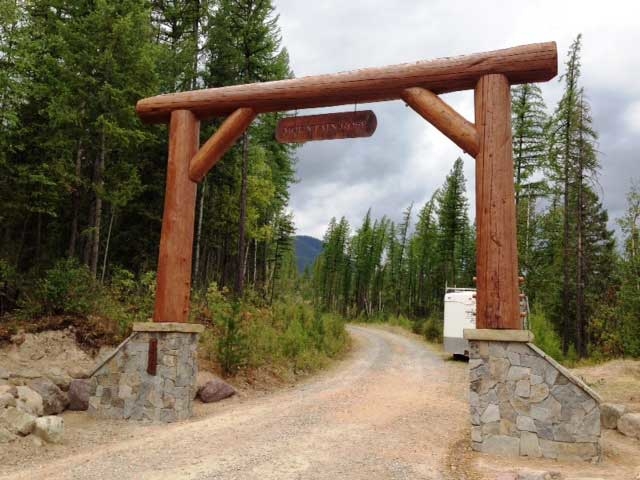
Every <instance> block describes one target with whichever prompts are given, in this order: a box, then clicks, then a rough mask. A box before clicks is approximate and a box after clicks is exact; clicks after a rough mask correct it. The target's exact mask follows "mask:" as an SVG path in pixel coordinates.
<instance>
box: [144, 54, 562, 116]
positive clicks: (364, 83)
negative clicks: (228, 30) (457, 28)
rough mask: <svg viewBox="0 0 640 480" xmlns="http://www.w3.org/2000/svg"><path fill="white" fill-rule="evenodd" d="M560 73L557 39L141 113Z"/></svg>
mask: <svg viewBox="0 0 640 480" xmlns="http://www.w3.org/2000/svg"><path fill="white" fill-rule="evenodd" d="M557 71H558V53H557V48H556V44H555V42H548V43H536V44H531V45H522V46H519V47H513V48H507V49H504V50H496V51H493V52H484V53H476V54H472V55H464V56H459V57H447V58H441V59H438V60H430V61H419V62H414V63H405V64H400V65H391V66H387V67H378V68H366V69H362V70H354V71H351V72H343V73H336V74H333V75H318V76H313V77H302V78H294V79H290V80H280V81H276V82H265V83H253V84H249V85H235V86H230V87H222V88H209V89H204V90H196V91H191V92H181V93H172V94H167V95H160V96H156V97H150V98H145V99H143V100H140V101H139V102H138V105H137V106H136V111H137V112H138V115H139V116H140V118H141V119H142V120H143V121H145V122H147V123H163V122H167V121H168V119H169V115H170V113H171V112H172V111H173V110H180V109H184V110H190V111H192V112H194V113H195V114H196V116H198V118H200V119H204V118H209V117H214V116H225V115H229V114H231V113H232V112H234V111H235V110H237V109H239V108H245V107H246V108H254V109H255V110H256V111H257V112H258V113H264V112H276V111H286V110H293V109H303V108H314V107H327V106H333V105H344V104H350V103H354V102H357V103H366V102H380V101H385V100H398V99H400V96H401V94H402V92H403V91H404V90H405V89H407V88H411V87H422V88H425V89H427V90H431V91H432V92H433V93H435V94H441V93H446V92H455V91H459V90H469V89H472V88H474V87H475V85H476V83H477V82H478V80H479V79H480V77H482V76H484V75H487V74H493V73H499V74H502V75H504V76H506V77H507V78H508V79H509V82H510V83H511V84H518V83H530V82H542V81H547V80H550V79H551V78H553V77H554V76H555V75H556V74H557Z"/></svg>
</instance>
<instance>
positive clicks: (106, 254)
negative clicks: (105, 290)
mask: <svg viewBox="0 0 640 480" xmlns="http://www.w3.org/2000/svg"><path fill="white" fill-rule="evenodd" d="M115 216H116V211H115V208H114V207H113V205H111V218H110V219H109V229H108V230H107V243H106V245H105V246H104V257H103V259H102V274H101V275H100V283H104V274H105V272H106V271H107V257H108V255H109V243H110V242H111V229H112V228H113V219H114V218H115Z"/></svg>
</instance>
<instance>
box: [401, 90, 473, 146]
mask: <svg viewBox="0 0 640 480" xmlns="http://www.w3.org/2000/svg"><path fill="white" fill-rule="evenodd" d="M402 99H403V100H404V101H405V102H407V105H409V106H410V107H411V108H413V109H414V110H415V111H416V112H418V113H419V114H420V115H421V116H422V117H423V118H424V119H425V120H427V121H428V122H430V123H431V124H432V125H433V126H434V127H436V128H437V129H438V130H440V131H441V132H442V133H444V134H445V135H446V136H447V137H449V138H450V139H451V140H452V141H453V143H455V144H456V145H458V146H459V147H460V148H462V149H463V150H464V151H465V152H466V153H468V154H470V155H471V156H473V157H475V156H476V155H477V154H478V151H479V150H480V147H479V144H480V140H479V137H478V131H477V130H476V127H475V125H474V124H473V123H471V122H470V121H468V120H467V119H466V118H464V117H463V116H462V115H460V114H459V113H458V112H456V111H455V110H454V109H453V108H451V107H450V106H449V105H448V104H447V103H446V102H444V101H443V100H442V99H441V98H440V97H438V96H437V95H436V94H435V93H433V92H430V91H429V90H425V89H424V88H419V87H414V88H408V89H406V90H405V91H404V92H402Z"/></svg>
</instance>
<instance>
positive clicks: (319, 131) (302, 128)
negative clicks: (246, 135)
mask: <svg viewBox="0 0 640 480" xmlns="http://www.w3.org/2000/svg"><path fill="white" fill-rule="evenodd" d="M377 126H378V120H377V119H376V114H375V113H373V111H371V110H363V111H360V112H341V113H325V114H319V115H307V116H302V117H287V118H283V119H282V120H280V121H279V122H278V127H277V128H276V140H278V142H280V143H305V142H311V141H314V140H338V139H343V138H361V137H370V136H371V135H373V132H375V131H376V127H377Z"/></svg>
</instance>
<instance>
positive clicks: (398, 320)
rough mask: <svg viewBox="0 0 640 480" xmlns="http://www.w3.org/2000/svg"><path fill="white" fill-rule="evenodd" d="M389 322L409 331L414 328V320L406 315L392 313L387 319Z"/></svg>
mask: <svg viewBox="0 0 640 480" xmlns="http://www.w3.org/2000/svg"><path fill="white" fill-rule="evenodd" d="M387 322H388V323H389V325H394V326H396V327H402V328H404V329H406V330H409V331H411V330H413V322H412V321H411V320H409V319H408V318H407V317H405V316H404V315H390V316H389V318H388V319H387Z"/></svg>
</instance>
